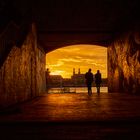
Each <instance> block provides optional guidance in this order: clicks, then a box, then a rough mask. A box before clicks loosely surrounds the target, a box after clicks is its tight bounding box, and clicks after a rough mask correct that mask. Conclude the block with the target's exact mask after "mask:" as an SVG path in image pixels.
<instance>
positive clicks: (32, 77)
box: [0, 24, 46, 108]
mask: <svg viewBox="0 0 140 140" xmlns="http://www.w3.org/2000/svg"><path fill="white" fill-rule="evenodd" d="M40 53H41V57H40V58H39V54H40ZM44 77H45V53H44V52H42V51H41V50H40V49H39V48H37V36H36V30H35V26H34V24H32V26H31V29H30V31H29V33H28V34H27V37H26V39H25V41H24V43H23V44H22V46H21V48H18V47H16V46H13V48H12V50H11V52H10V53H9V55H8V57H7V59H6V61H5V62H4V64H3V66H2V67H1V68H0V108H3V107H7V106H9V105H12V104H15V103H19V102H22V101H25V100H28V99H31V98H33V97H35V96H38V95H39V94H40V93H41V92H43V91H45V85H46V83H45V79H44Z"/></svg>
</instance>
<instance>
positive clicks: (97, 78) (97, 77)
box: [95, 70, 102, 93]
mask: <svg viewBox="0 0 140 140" xmlns="http://www.w3.org/2000/svg"><path fill="white" fill-rule="evenodd" d="M101 82H102V77H101V73H100V71H99V70H97V73H96V74H95V84H96V88H97V93H100V86H101Z"/></svg>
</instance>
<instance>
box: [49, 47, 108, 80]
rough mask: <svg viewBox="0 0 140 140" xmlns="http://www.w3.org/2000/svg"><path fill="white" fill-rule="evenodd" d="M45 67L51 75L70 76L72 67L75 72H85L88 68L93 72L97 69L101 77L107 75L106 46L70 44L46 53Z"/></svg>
mask: <svg viewBox="0 0 140 140" xmlns="http://www.w3.org/2000/svg"><path fill="white" fill-rule="evenodd" d="M46 68H49V70H50V72H51V73H50V74H51V75H62V77H63V78H70V77H71V76H72V74H73V68H75V71H76V73H78V69H79V68H80V70H81V73H86V72H87V71H88V69H89V68H91V69H92V72H93V74H95V72H96V71H97V70H98V69H99V70H100V72H101V73H102V77H103V78H106V77H107V48H105V47H101V46H96V45H72V46H67V47H63V48H60V49H57V50H54V51H52V52H49V53H47V54H46Z"/></svg>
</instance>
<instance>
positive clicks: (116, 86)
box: [108, 30, 140, 93]
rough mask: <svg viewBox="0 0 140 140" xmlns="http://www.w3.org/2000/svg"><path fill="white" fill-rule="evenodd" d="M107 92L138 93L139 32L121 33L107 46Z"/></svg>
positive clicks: (139, 82)
mask: <svg viewBox="0 0 140 140" xmlns="http://www.w3.org/2000/svg"><path fill="white" fill-rule="evenodd" d="M108 86H109V92H129V93H140V32H139V31H135V30H134V31H131V32H127V33H125V34H122V35H121V36H120V37H119V38H117V39H116V40H115V41H114V43H112V45H111V46H109V47H108Z"/></svg>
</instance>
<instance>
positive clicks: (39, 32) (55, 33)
mask: <svg viewBox="0 0 140 140" xmlns="http://www.w3.org/2000/svg"><path fill="white" fill-rule="evenodd" d="M54 3H55V4H54ZM69 4H70V5H71V8H69ZM38 5H39V6H40V7H39V6H38ZM95 5H96V6H95ZM0 6H1V13H0V16H1V18H2V19H3V22H2V23H1V25H0V26H1V28H0V29H1V30H0V31H1V36H0V54H1V55H0V89H1V90H0V108H4V107H7V106H9V105H12V104H15V103H20V102H23V101H26V100H29V99H32V98H34V97H37V96H39V95H41V94H42V93H43V92H45V89H46V83H45V63H46V62H45V54H46V53H48V52H50V51H52V50H55V49H58V48H60V47H62V46H68V45H74V44H79V43H81V44H93V45H101V46H104V47H107V50H108V89H109V92H110V93H112V94H113V93H114V92H122V93H125V92H127V93H130V94H139V91H140V89H139V84H140V70H139V68H140V64H139V63H140V49H139V47H140V31H139V20H138V17H139V15H138V12H139V8H138V6H137V3H133V4H131V2H129V1H128V2H126V3H125V2H121V1H118V2H115V3H113V2H111V1H108V0H106V1H105V2H104V4H103V5H100V3H99V2H97V1H95V2H93V3H92V2H89V3H85V2H84V1H82V2H81V3H80V4H79V2H68V3H66V2H64V1H63V2H60V3H58V2H56V1H48V2H46V3H45V2H43V1H42V2H40V3H37V2H35V3H34V4H33V5H32V3H31V2H29V3H28V2H27V1H22V2H21V3H19V2H18V1H16V0H15V1H14V2H9V1H8V0H7V1H2V2H1V5H0ZM78 6H79V8H77V7H78ZM123 6H124V7H123ZM25 7H26V8H25ZM31 7H32V8H31ZM118 7H119V8H120V10H119V11H118ZM45 9H47V10H45ZM81 9H86V10H81ZM109 9H110V10H111V11H110V10H109ZM64 11H65V12H64ZM17 13H18V14H17ZM73 13H75V14H74V16H73Z"/></svg>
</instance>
